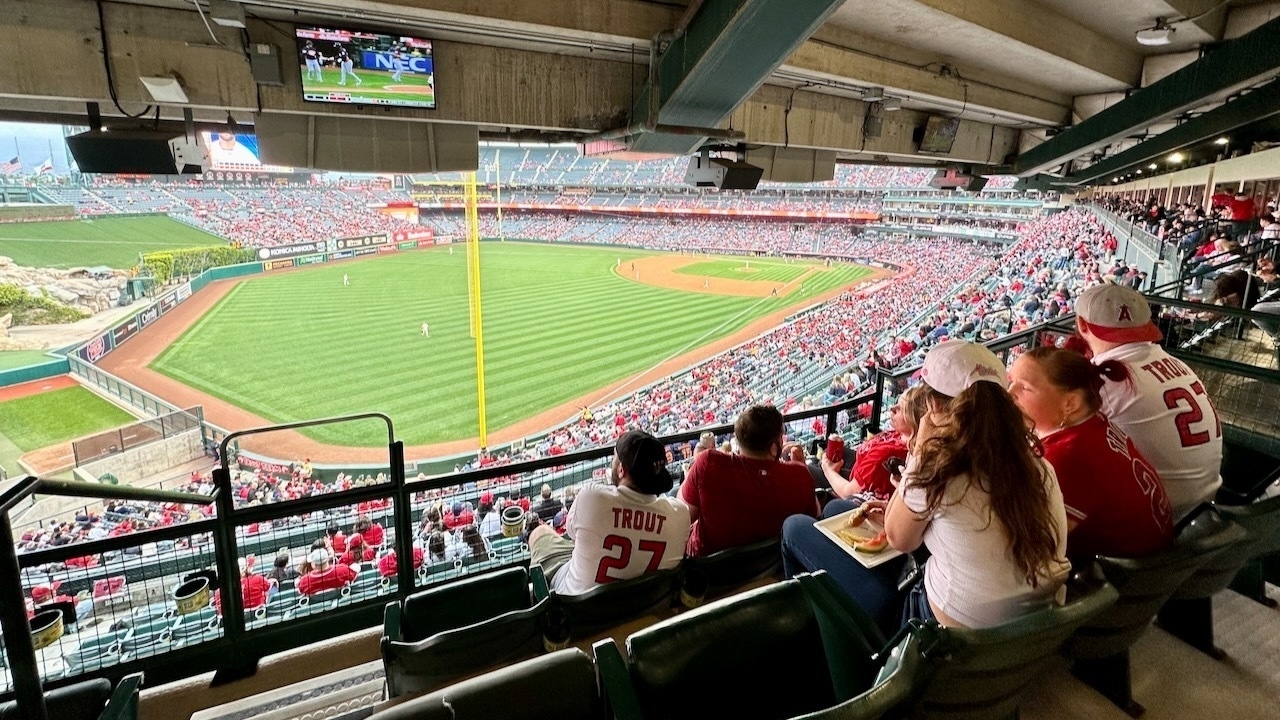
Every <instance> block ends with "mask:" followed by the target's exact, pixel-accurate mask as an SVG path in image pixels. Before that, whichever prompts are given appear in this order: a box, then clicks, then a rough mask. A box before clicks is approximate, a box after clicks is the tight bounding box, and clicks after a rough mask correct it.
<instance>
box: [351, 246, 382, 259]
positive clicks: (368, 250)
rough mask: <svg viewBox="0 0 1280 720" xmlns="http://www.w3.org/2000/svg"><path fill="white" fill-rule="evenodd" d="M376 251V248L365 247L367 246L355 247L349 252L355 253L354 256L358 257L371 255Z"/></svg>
mask: <svg viewBox="0 0 1280 720" xmlns="http://www.w3.org/2000/svg"><path fill="white" fill-rule="evenodd" d="M376 252H378V248H376V247H367V248H357V249H355V250H352V251H351V254H353V255H355V256H356V257H359V256H361V255H372V254H374V253H376Z"/></svg>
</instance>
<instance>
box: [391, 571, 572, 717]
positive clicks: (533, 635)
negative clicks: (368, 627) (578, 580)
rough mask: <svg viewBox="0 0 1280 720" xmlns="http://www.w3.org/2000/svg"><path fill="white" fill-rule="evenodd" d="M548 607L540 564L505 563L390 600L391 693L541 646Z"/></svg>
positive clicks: (427, 686) (441, 681)
mask: <svg viewBox="0 0 1280 720" xmlns="http://www.w3.org/2000/svg"><path fill="white" fill-rule="evenodd" d="M549 607H550V600H549V598H548V593H547V585H546V579H545V578H544V577H543V575H542V568H540V567H538V566H536V565H535V566H534V567H533V568H532V569H530V570H527V571H526V570H525V569H524V568H520V567H516V568H507V569H504V570H498V571H496V572H491V573H486V574H484V575H477V576H475V577H471V578H464V579H462V580H458V581H456V582H452V583H449V584H447V585H442V586H439V587H435V588H431V589H428V590H424V591H422V592H418V593H414V594H413V595H410V596H409V597H407V598H405V599H404V601H403V603H399V602H392V603H388V604H387V607H386V611H385V615H384V618H383V634H382V641H381V644H382V662H383V667H384V669H385V672H386V678H387V696H388V697H399V696H401V695H408V694H413V693H422V692H430V691H433V690H436V689H438V688H440V687H442V686H444V685H447V684H448V683H450V682H453V681H455V680H458V679H461V678H465V677H467V676H469V675H473V674H475V673H477V672H481V671H484V670H487V669H490V668H493V667H496V666H499V665H502V664H505V663H509V662H513V661H516V660H521V659H524V658H527V657H531V656H533V655H535V654H537V653H538V652H540V651H541V650H542V633H543V630H544V628H545V621H546V613H547V610H548V608H549Z"/></svg>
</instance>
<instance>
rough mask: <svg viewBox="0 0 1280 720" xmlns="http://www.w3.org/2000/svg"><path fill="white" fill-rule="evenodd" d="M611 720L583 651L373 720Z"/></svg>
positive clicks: (467, 683) (447, 691)
mask: <svg viewBox="0 0 1280 720" xmlns="http://www.w3.org/2000/svg"><path fill="white" fill-rule="evenodd" d="M500 717H518V718H520V720H605V719H606V718H607V717H608V715H607V713H606V705H605V702H604V699H603V698H602V697H601V696H600V691H599V688H598V687H597V685H596V670H595V667H594V666H593V665H592V663H591V659H590V658H588V657H587V656H586V654H585V653H583V652H582V651H581V650H577V649H569V650H561V651H559V652H554V653H551V654H549V655H546V656H543V657H538V658H533V659H531V660H525V661H524V662H519V663H516V664H514V665H510V666H508V667H504V668H501V669H499V670H494V671H493V672H489V673H486V674H484V675H480V676H478V677H474V678H471V679H470V680H464V681H462V682H459V683H457V684H455V685H451V686H449V687H446V688H443V689H440V690H436V691H434V692H432V693H430V694H428V695H424V696H422V697H418V698H414V699H412V700H409V701H407V702H404V703H402V704H400V705H397V706H395V707H392V708H388V709H386V710H383V711H381V712H378V713H375V714H374V715H372V716H371V717H370V720H490V719H491V718H500Z"/></svg>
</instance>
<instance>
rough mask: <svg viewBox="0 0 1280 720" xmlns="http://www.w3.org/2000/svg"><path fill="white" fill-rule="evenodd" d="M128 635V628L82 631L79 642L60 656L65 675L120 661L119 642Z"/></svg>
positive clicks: (76, 673) (77, 673)
mask: <svg viewBox="0 0 1280 720" xmlns="http://www.w3.org/2000/svg"><path fill="white" fill-rule="evenodd" d="M128 636H129V630H128V629H127V628H126V629H124V630H117V631H115V632H106V633H97V634H95V633H89V632H84V633H81V634H80V635H79V640H80V644H79V645H78V646H77V647H76V649H75V650H73V651H72V652H70V653H68V654H67V655H64V656H63V657H62V661H63V663H65V664H66V666H67V670H66V674H67V675H79V674H81V673H85V672H89V671H90V670H97V669H99V668H101V667H103V666H104V665H114V664H116V663H118V662H120V652H121V643H122V642H123V640H124V639H125V638H126V637H128Z"/></svg>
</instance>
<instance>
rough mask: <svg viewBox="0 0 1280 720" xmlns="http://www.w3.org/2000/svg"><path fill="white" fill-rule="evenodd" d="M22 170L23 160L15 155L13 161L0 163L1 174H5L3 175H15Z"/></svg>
mask: <svg viewBox="0 0 1280 720" xmlns="http://www.w3.org/2000/svg"><path fill="white" fill-rule="evenodd" d="M21 169H22V160H20V159H18V156H17V155H14V156H13V159H12V160H7V161H5V162H3V163H0V174H3V175H13V174H15V173H17V172H18V171H19V170H21Z"/></svg>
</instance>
